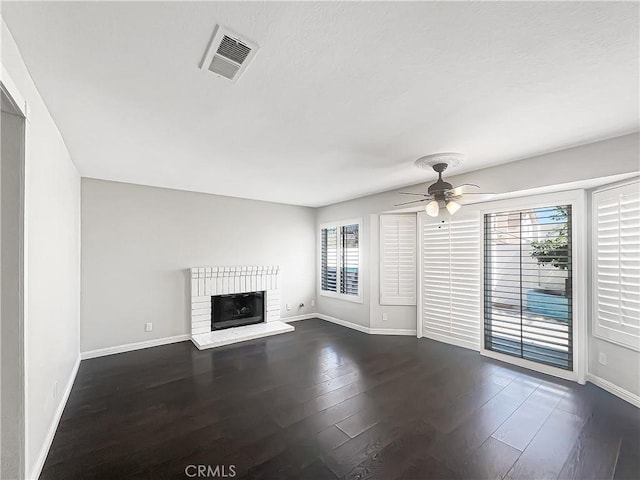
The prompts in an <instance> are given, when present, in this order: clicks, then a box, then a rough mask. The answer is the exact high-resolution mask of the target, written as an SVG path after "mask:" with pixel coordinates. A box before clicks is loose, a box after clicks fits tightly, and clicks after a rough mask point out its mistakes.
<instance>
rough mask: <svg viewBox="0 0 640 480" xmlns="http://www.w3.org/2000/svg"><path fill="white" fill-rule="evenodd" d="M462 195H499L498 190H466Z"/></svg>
mask: <svg viewBox="0 0 640 480" xmlns="http://www.w3.org/2000/svg"><path fill="white" fill-rule="evenodd" d="M460 195H461V196H464V195H498V194H497V193H496V192H465V193H461V194H460Z"/></svg>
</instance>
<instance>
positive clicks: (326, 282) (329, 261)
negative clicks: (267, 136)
mask: <svg viewBox="0 0 640 480" xmlns="http://www.w3.org/2000/svg"><path fill="white" fill-rule="evenodd" d="M320 256H321V268H322V272H321V276H322V277H321V283H322V290H325V291H327V292H337V291H338V283H337V282H338V229H337V228H335V227H333V228H323V229H322V247H321V254H320Z"/></svg>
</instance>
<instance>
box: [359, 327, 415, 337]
mask: <svg viewBox="0 0 640 480" xmlns="http://www.w3.org/2000/svg"><path fill="white" fill-rule="evenodd" d="M369 334H370V335H405V336H408V337H415V336H416V330H415V328H370V329H369Z"/></svg>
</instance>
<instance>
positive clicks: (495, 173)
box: [317, 133, 640, 329]
mask: <svg viewBox="0 0 640 480" xmlns="http://www.w3.org/2000/svg"><path fill="white" fill-rule="evenodd" d="M639 141H640V136H639V135H638V134H637V133H636V134H631V135H625V136H622V137H617V138H613V139H610V140H605V141H602V142H596V143H591V144H588V145H583V146H580V147H575V148H570V149H566V150H561V151H557V152H552V153H548V154H545V155H540V156H537V157H531V158H527V159H523V160H518V161H515V162H511V163H507V164H503V165H499V166H496V167H489V168H485V169H482V170H476V171H474V172H469V173H464V174H460V175H453V176H450V177H446V179H447V181H449V182H451V183H452V184H453V185H459V184H462V183H475V184H478V185H480V186H481V187H482V188H481V191H484V192H493V193H507V192H512V191H520V190H527V189H533V188H538V187H545V186H548V185H558V184H563V183H570V182H577V181H582V180H589V179H593V178H600V177H606V176H610V175H616V174H625V173H630V172H636V171H638V157H639V150H638V149H639V147H638V145H639ZM451 173H455V170H453V171H452V172H451ZM418 175H421V173H420V172H419V171H418V170H417V169H416V176H418ZM434 180H435V176H434ZM432 182H433V180H430V181H428V182H426V183H422V184H417V185H414V186H412V187H403V188H401V189H397V190H391V191H388V192H383V193H379V194H376V195H370V196H367V197H362V198H357V199H355V200H350V201H347V202H341V203H336V204H333V205H328V206H325V207H321V208H319V209H318V214H317V224H318V225H317V228H319V225H320V224H321V223H325V222H331V221H336V220H342V219H348V218H359V217H361V218H362V219H363V222H364V223H363V228H362V238H361V245H362V248H363V254H364V255H363V258H364V260H363V262H364V265H363V269H362V276H363V282H362V285H363V286H364V292H363V294H364V303H362V304H357V303H352V302H348V301H345V300H340V299H335V298H328V297H322V296H321V295H320V294H319V285H318V287H317V288H318V311H319V313H323V314H325V315H330V316H332V317H336V318H339V319H341V320H346V321H348V322H352V323H355V324H358V325H362V326H366V327H371V328H397V329H408V328H415V323H416V322H415V307H406V306H405V307H388V306H381V305H380V303H379V279H378V278H377V277H378V274H377V267H376V266H375V264H377V262H378V248H379V246H378V239H377V237H376V238H374V236H375V235H377V234H376V233H375V232H376V229H377V228H378V227H377V222H378V219H377V214H379V213H380V212H385V211H389V210H393V209H394V208H395V207H394V205H395V204H397V203H401V202H402V201H407V200H406V197H403V196H402V195H399V194H398V192H399V191H407V190H408V189H409V190H410V191H414V192H415V191H420V190H426V188H427V186H428V185H429V184H430V183H432ZM372 231H373V232H374V233H373V235H372V233H371V232H372ZM374 272H375V274H374ZM382 313H387V314H388V320H387V322H382Z"/></svg>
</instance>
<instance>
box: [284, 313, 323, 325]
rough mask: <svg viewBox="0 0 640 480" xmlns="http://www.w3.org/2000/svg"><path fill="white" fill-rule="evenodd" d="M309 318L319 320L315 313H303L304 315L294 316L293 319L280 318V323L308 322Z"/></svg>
mask: <svg viewBox="0 0 640 480" xmlns="http://www.w3.org/2000/svg"><path fill="white" fill-rule="evenodd" d="M310 318H319V316H318V314H317V313H305V314H304V315H294V316H293V317H286V318H282V317H280V321H281V322H285V323H290V322H297V321H299V320H309V319H310Z"/></svg>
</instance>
